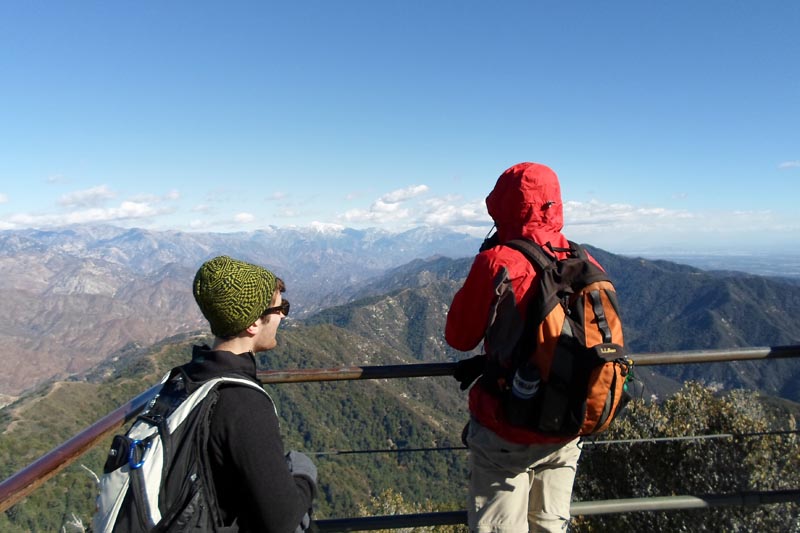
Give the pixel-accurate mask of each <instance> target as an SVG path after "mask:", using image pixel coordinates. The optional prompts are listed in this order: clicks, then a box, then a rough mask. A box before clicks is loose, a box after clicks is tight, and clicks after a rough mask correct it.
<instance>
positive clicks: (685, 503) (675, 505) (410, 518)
mask: <svg viewBox="0 0 800 533" xmlns="http://www.w3.org/2000/svg"><path fill="white" fill-rule="evenodd" d="M789 502H800V489H791V490H775V491H759V492H738V493H734V494H707V495H702V496H656V497H650V498H624V499H618V500H598V501H593V502H573V503H572V505H570V508H569V512H570V515H571V516H592V515H601V514H613V513H634V512H655V511H676V510H681V509H708V508H711V507H743V506H753V505H767V504H775V503H789ZM466 523H467V512H466V511H445V512H438V513H417V514H407V515H386V516H365V517H359V518H334V519H328V520H317V521H316V522H315V524H316V525H317V528H318V529H319V531H320V532H322V533H333V532H339V531H370V530H376V529H399V528H410V527H422V526H453V525H460V524H466Z"/></svg>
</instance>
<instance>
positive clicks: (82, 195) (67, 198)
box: [58, 185, 116, 207]
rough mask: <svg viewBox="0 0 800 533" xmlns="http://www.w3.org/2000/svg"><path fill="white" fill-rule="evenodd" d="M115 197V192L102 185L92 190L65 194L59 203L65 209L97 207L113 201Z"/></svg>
mask: <svg viewBox="0 0 800 533" xmlns="http://www.w3.org/2000/svg"><path fill="white" fill-rule="evenodd" d="M115 196H116V195H115V194H114V192H113V191H111V189H109V188H108V187H107V186H106V185H100V186H98V187H92V188H91V189H85V190H82V191H73V192H70V193H67V194H64V195H63V196H62V197H61V199H59V201H58V203H59V205H63V206H65V207H95V206H98V205H101V204H103V203H105V202H106V201H107V200H111V199H113V198H114V197H115Z"/></svg>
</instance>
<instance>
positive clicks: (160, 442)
mask: <svg viewBox="0 0 800 533" xmlns="http://www.w3.org/2000/svg"><path fill="white" fill-rule="evenodd" d="M162 383H163V386H162V387H161V390H160V391H159V393H158V395H157V396H156V397H155V398H154V399H153V400H152V401H151V402H150V403H149V404H148V407H147V408H146V409H145V411H143V412H142V414H140V415H139V416H138V417H137V418H136V420H135V421H134V423H133V425H132V426H131V428H130V430H128V432H127V433H126V434H124V435H117V436H115V437H114V440H113V442H112V444H111V449H110V450H109V452H108V457H107V459H106V463H105V466H104V468H103V476H102V478H101V480H100V495H99V496H98V499H97V513H96V514H95V516H94V521H93V526H94V529H93V531H94V532H95V533H112V532H113V533H128V532H154V531H158V532H164V533H166V532H169V533H178V532H188V531H192V532H203V531H212V532H226V533H229V532H235V531H237V530H238V528H237V527H236V525H235V524H234V525H233V526H228V527H224V526H223V524H222V521H221V519H220V516H219V507H218V505H217V496H216V492H215V490H214V484H213V480H212V478H211V470H210V467H209V463H208V452H207V442H208V432H209V426H210V419H211V410H212V409H213V407H214V405H215V404H216V401H217V398H218V396H219V388H220V386H222V385H224V386H230V385H235V386H246V387H253V388H255V389H258V390H260V391H262V392H263V393H264V394H265V395H267V397H269V395H268V394H267V392H266V391H264V389H263V388H262V387H261V386H260V385H259V384H258V383H255V382H253V381H250V380H248V379H244V378H236V377H218V378H213V379H210V380H208V381H204V382H192V381H191V380H189V379H188V378H187V376H186V375H185V373H184V372H183V370H182V369H181V368H180V367H178V368H176V369H173V371H172V372H170V373H169V374H167V376H165V377H164V380H163V381H162ZM270 401H271V399H270ZM273 407H274V403H273Z"/></svg>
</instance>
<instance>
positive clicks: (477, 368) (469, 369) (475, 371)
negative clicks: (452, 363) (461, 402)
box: [453, 354, 486, 390]
mask: <svg viewBox="0 0 800 533" xmlns="http://www.w3.org/2000/svg"><path fill="white" fill-rule="evenodd" d="M485 366H486V354H480V355H476V356H475V357H470V358H469V359H462V360H461V361H459V362H458V363H456V369H455V370H454V371H453V377H454V378H456V381H458V382H459V383H461V390H467V389H468V388H469V386H470V385H472V382H473V381H475V380H476V379H478V376H480V375H481V374H483V369H484V368H485Z"/></svg>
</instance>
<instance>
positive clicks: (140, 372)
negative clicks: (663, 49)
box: [0, 228, 800, 533]
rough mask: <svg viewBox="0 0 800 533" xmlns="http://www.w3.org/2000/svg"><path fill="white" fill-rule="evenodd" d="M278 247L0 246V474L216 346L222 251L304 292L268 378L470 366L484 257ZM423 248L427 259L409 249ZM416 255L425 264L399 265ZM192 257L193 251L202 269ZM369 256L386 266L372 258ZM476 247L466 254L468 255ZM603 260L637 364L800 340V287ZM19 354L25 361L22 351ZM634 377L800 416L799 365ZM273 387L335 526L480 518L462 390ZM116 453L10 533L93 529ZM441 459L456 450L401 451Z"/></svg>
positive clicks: (295, 296)
mask: <svg viewBox="0 0 800 533" xmlns="http://www.w3.org/2000/svg"><path fill="white" fill-rule="evenodd" d="M280 233H281V232H280V231H277V230H276V232H275V235H271V238H272V239H274V240H273V241H270V244H269V245H267V244H266V243H265V239H266V234H264V235H261V236H260V237H259V238H256V236H255V235H253V234H235V235H224V236H221V235H194V234H191V235H183V234H176V233H166V234H163V233H158V232H148V231H144V230H121V229H118V228H69V229H64V230H59V231H56V232H32V231H31V232H0V266H2V268H3V272H4V273H5V276H4V277H3V278H2V279H0V298H2V302H3V303H2V306H0V315H1V316H0V318H2V320H0V340H3V341H5V345H6V347H7V348H10V349H7V352H6V354H5V361H6V363H7V364H6V376H3V377H2V379H3V380H5V381H2V385H3V386H4V387H6V388H5V389H3V390H4V391H5V392H6V394H7V395H8V401H13V403H11V404H10V405H8V406H6V407H5V408H0V470H2V471H1V472H0V475H2V476H3V477H5V476H8V475H10V474H11V473H13V472H15V471H16V470H17V469H19V468H21V467H23V466H24V465H26V464H29V463H30V462H31V461H33V460H34V459H36V458H37V457H38V456H40V455H41V454H42V453H44V452H46V451H47V450H49V449H51V448H53V447H54V446H56V445H58V444H59V443H61V442H63V441H64V440H66V439H68V438H69V437H71V436H72V435H75V434H76V433H78V432H79V431H80V430H81V429H83V428H85V427H86V426H87V425H89V424H91V423H92V422H94V421H95V420H97V419H99V418H100V417H101V416H103V415H104V414H105V413H108V412H109V411H111V410H112V409H114V408H115V407H117V406H119V405H120V404H122V403H124V402H125V401H127V400H129V399H130V398H132V397H133V396H135V395H137V394H138V393H140V392H141V391H143V390H145V389H146V388H148V387H150V386H151V385H152V384H154V383H155V382H156V381H157V380H158V378H159V377H160V376H161V375H163V372H164V371H165V370H166V369H168V368H170V367H171V366H174V365H176V364H180V363H182V362H185V361H186V360H187V358H188V354H189V353H190V345H191V344H195V343H202V342H208V340H209V339H208V338H207V336H206V335H207V333H206V329H207V328H206V326H205V325H204V324H203V321H202V319H201V317H200V316H199V313H197V311H196V310H195V305H194V302H193V299H192V297H191V293H190V285H191V283H190V280H191V277H192V276H193V274H194V271H195V269H196V266H197V265H198V264H199V263H200V262H202V260H203V259H204V258H206V257H209V256H211V255H216V254H218V253H229V254H230V255H235V256H237V257H247V258H248V259H249V260H252V261H254V262H258V263H261V264H265V265H268V266H270V267H272V268H274V269H275V270H276V271H277V272H278V273H279V274H280V275H282V276H283V277H284V278H285V279H286V281H287V284H288V285H289V292H287V296H288V297H289V298H290V299H291V300H292V302H293V311H292V317H291V319H289V320H286V321H284V322H283V324H282V326H281V329H280V330H279V333H278V347H277V348H276V349H275V350H272V351H270V352H266V353H264V354H259V356H258V364H259V366H260V367H261V368H269V369H291V368H331V367H343V366H361V365H387V364H409V363H417V362H428V361H430V362H441V361H455V360H458V359H460V358H463V357H467V356H469V355H470V354H465V353H462V352H458V351H455V350H453V349H452V348H450V347H448V346H447V345H446V343H445V342H444V339H443V335H442V332H443V331H444V322H445V318H446V315H447V310H448V305H449V303H450V301H451V299H452V297H453V294H454V293H455V292H456V291H457V290H458V288H459V287H460V285H461V283H462V282H463V279H464V277H465V276H466V275H467V273H468V271H469V268H470V265H471V261H472V254H473V251H474V250H475V249H476V247H477V244H478V243H477V240H475V239H473V240H470V239H469V238H467V237H465V236H459V235H450V236H449V237H448V235H438V236H437V235H433V234H428V240H427V241H425V239H423V236H422V235H421V234H420V233H416V234H414V233H411V234H409V235H403V236H399V237H397V238H399V239H400V240H399V241H397V242H396V243H395V244H394V245H393V244H392V239H393V237H392V236H390V235H381V236H375V235H372V234H370V233H369V232H364V233H363V234H362V235H361V237H359V238H360V239H361V240H363V241H364V242H361V244H358V242H359V238H355V237H354V235H355V234H354V233H351V234H349V236H348V237H344V238H343V239H344V240H343V241H342V242H349V243H350V244H349V245H348V246H350V248H349V249H348V250H347V252H346V253H344V252H342V251H340V250H337V249H336V247H335V246H334V244H335V242H338V241H336V239H337V237H334V236H331V235H318V236H316V237H315V236H314V235H313V234H311V233H306V234H303V237H302V238H303V239H305V240H304V244H303V245H302V246H300V247H299V248H294V247H292V246H289V245H288V244H285V243H286V241H287V240H291V237H289V236H287V235H283V236H280V235H278V234H280ZM291 234H292V235H294V236H295V237H297V238H299V235H300V234H299V233H297V232H296V230H292V233H291ZM59 235H61V236H60V237H59ZM414 238H418V239H419V240H420V242H417V243H416V244H414V243H413V242H411V241H413V240H414ZM281 239H284V240H283V241H281ZM348 239H349V240H348ZM404 239H407V240H408V241H409V242H408V243H407V244H405V245H403V244H402V241H403V240H404ZM448 239H452V240H453V242H455V243H458V245H457V246H456V245H451V247H450V248H448V250H449V253H450V254H452V255H451V256H446V255H444V254H442V253H440V251H441V249H442V248H441V247H440V246H439V244H441V243H442V242H445V241H448ZM251 241H254V242H251ZM378 241H381V244H380V245H377V244H375V243H376V242H378ZM279 242H284V246H285V248H280V247H279V246H278V243H279ZM401 246H408V247H407V248H406V249H405V251H402V250H401ZM267 249H268V250H270V251H271V252H272V255H269V256H268V255H266V250H267ZM181 250H187V251H186V252H185V254H186V257H184V256H182V255H181V254H182V253H184V252H181ZM298 250H300V251H298ZM359 250H360V251H359ZM366 250H374V253H376V254H377V255H380V256H381V257H379V258H375V257H371V258H366V259H363V260H360V259H359V254H367V252H366ZM437 250H439V251H438V252H437ZM459 250H466V253H462V254H460V255H461V257H459V254H458V253H457V252H458V251H459ZM311 251H315V252H314V253H311ZM590 251H591V253H592V255H594V256H595V257H596V258H597V259H598V260H599V261H600V262H601V263H602V264H603V265H604V266H605V268H606V269H607V270H608V271H609V273H610V274H611V277H612V279H614V281H615V284H616V287H617V290H618V293H619V298H620V302H621V306H622V309H621V314H622V317H623V319H624V321H625V327H626V330H625V335H626V344H627V346H628V347H629V349H630V350H631V352H632V353H633V354H634V358H635V355H636V354H637V353H645V352H656V351H672V350H689V349H704V348H725V347H740V346H765V345H785V344H798V342H799V341H800V319H798V317H800V287H799V286H798V285H797V284H796V283H792V282H788V281H782V280H778V279H771V278H765V277H759V276H753V275H749V274H743V273H732V272H727V271H726V272H711V271H703V270H700V269H698V268H694V267H690V266H686V265H681V264H676V263H672V262H668V261H652V260H647V259H643V258H630V257H623V256H619V255H615V254H611V253H608V252H606V251H604V250H600V249H597V248H590ZM245 253H248V254H249V255H245ZM390 253H391V254H393V256H392V257H393V259H392V258H391V257H390ZM258 254H263V255H258ZM275 255H277V256H279V257H280V261H281V263H280V264H281V265H292V264H300V263H303V262H304V261H307V262H308V263H309V264H305V265H304V267H303V268H304V269H305V271H306V272H312V271H313V272H316V273H317V276H318V278H317V280H318V281H317V282H315V283H316V285H315V284H314V283H312V282H310V281H309V280H307V279H300V278H298V277H296V276H297V274H296V273H294V271H293V270H292V269H291V268H289V267H288V266H286V267H282V266H274V264H273V263H271V260H272V259H271V257H272V256H275ZM367 255H368V254H367ZM415 255H417V256H418V257H415ZM159 257H160V258H161V259H160V260H157V259H156V258H159ZM309 257H311V258H316V259H314V260H311V259H307V258H309ZM359 261H362V262H363V263H368V264H371V265H373V266H371V267H369V268H367V267H364V266H363V264H358V263H359ZM282 268H285V270H281V269H282ZM284 272H285V273H284ZM320 279H321V280H323V281H324V282H319V280H320ZM304 284H305V285H304ZM299 287H305V289H303V290H301V289H299ZM295 303H297V307H298V308H299V309H300V311H301V313H298V315H299V316H295V313H294V308H295V306H294V304H295ZM167 337H168V338H167ZM25 341H30V343H31V344H28V345H25V344H24V342H25ZM19 346H28V348H27V350H28V351H26V352H19V351H14V350H15V349H16V348H18V347H19ZM54 346H56V348H53V347H54ZM32 356H35V357H33V358H32ZM634 373H635V375H636V377H637V378H638V379H637V381H636V382H635V387H634V389H633V391H634V393H635V395H636V396H637V397H644V398H645V399H649V398H651V397H653V396H655V397H658V398H662V399H663V398H666V397H668V396H670V395H672V393H673V392H674V391H676V390H677V389H678V388H679V387H680V386H681V383H682V382H683V381H685V380H696V381H700V382H702V383H704V384H706V385H712V386H713V388H715V389H716V388H720V387H721V388H729V389H730V388H746V389H750V390H758V391H762V392H763V393H765V394H767V395H773V396H780V397H782V398H784V399H780V398H778V399H774V398H767V399H766V400H765V401H769V402H773V403H774V404H775V405H776V406H777V407H776V409H778V410H779V413H780V417H781V419H784V420H785V419H788V414H787V413H794V414H795V415H797V414H798V412H800V408H799V407H798V404H797V403H793V402H798V401H800V393H799V392H798V389H800V387H798V384H800V383H798V381H799V380H800V364H798V362H797V361H796V360H772V361H757V362H747V361H745V362H737V363H717V364H702V365H682V366H669V367H642V368H636V367H634ZM9 375H10V376H12V377H11V378H9V377H8V376H9ZM32 387H35V389H33V388H32ZM267 389H268V390H269V392H270V394H271V395H272V397H273V398H274V400H275V403H276V405H277V406H278V409H279V412H280V416H281V427H282V431H283V432H285V439H286V446H287V448H290V449H298V450H303V451H305V452H307V453H309V454H310V455H311V456H312V457H313V458H314V460H315V462H317V464H318V466H319V469H320V479H321V480H323V481H322V482H321V484H320V491H321V492H320V498H319V507H318V509H317V511H318V513H319V516H320V517H332V516H356V515H358V514H359V513H361V512H362V511H361V509H362V508H361V507H360V506H361V505H363V502H364V501H368V500H369V499H370V498H374V497H378V496H379V495H380V494H381V493H382V491H384V490H386V489H387V488H392V489H393V490H396V491H398V492H399V493H401V494H406V495H413V497H414V498H415V499H418V500H420V501H421V500H425V499H427V500H430V501H433V502H434V503H435V504H436V505H437V508H439V509H458V508H461V506H462V505H463V500H464V490H465V489H464V487H465V486H466V484H465V482H464V480H465V478H466V475H467V463H466V454H465V453H464V451H463V450H461V449H459V446H460V443H459V439H458V435H459V434H460V431H461V428H462V427H463V424H464V422H465V420H466V419H467V417H468V415H467V412H466V401H465V393H464V392H463V391H460V390H459V388H458V386H457V383H456V382H455V381H454V380H453V379H452V378H449V377H429V378H419V379H403V380H400V379H397V380H391V379H388V380H387V379H381V380H370V381H361V382H350V383H342V382H323V383H305V384H285V385H279V386H267ZM746 409H751V407H746ZM748 412H749V411H748ZM105 447H106V445H103V446H98V447H96V448H95V449H93V450H91V451H90V452H89V453H87V454H86V455H85V456H83V457H82V458H81V460H80V464H75V465H73V466H71V467H69V468H68V469H67V470H66V471H65V472H64V473H62V474H60V475H59V476H57V478H55V479H54V480H51V482H48V483H47V484H45V485H44V486H43V487H42V488H40V489H38V490H37V491H36V492H35V493H34V494H33V495H31V496H30V497H29V498H28V499H27V500H26V502H25V503H23V504H20V505H17V506H15V507H14V508H12V509H11V510H10V511H9V512H8V513H5V514H4V515H2V516H0V530H3V531H9V532H14V533H16V532H17V531H20V532H21V531H55V530H59V529H60V528H61V527H63V524H64V521H65V520H66V519H67V518H68V517H70V516H78V517H82V519H86V518H87V517H89V516H91V513H92V510H93V508H94V507H93V506H94V504H93V501H94V497H95V495H96V491H97V486H96V483H95V481H94V479H93V477H92V476H91V475H90V474H89V473H88V471H94V472H99V469H100V468H101V465H102V462H103V460H104V454H105V452H106V449H105ZM427 448H445V450H436V451H431V452H426V451H421V452H419V453H410V452H403V451H402V450H404V449H418V450H425V449H427ZM370 450H371V453H369V454H367V453H366V451H370ZM362 451H363V452H365V453H363V454H362ZM601 462H602V461H601ZM579 472H580V471H579ZM67 487H68V488H67ZM65 495H66V496H65Z"/></svg>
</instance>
